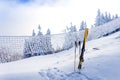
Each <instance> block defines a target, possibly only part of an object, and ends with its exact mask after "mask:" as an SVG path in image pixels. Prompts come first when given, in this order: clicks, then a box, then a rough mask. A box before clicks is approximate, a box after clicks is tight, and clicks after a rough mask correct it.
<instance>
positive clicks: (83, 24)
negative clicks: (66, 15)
mask: <svg viewBox="0 0 120 80" xmlns="http://www.w3.org/2000/svg"><path fill="white" fill-rule="evenodd" d="M86 27H87V24H86V22H85V21H82V22H81V24H80V29H79V31H81V30H85V28H86Z"/></svg>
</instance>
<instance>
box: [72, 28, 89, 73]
mask: <svg viewBox="0 0 120 80" xmlns="http://www.w3.org/2000/svg"><path fill="white" fill-rule="evenodd" d="M87 36H88V28H86V29H85V32H84V40H83V45H82V50H81V42H80V41H79V54H80V52H81V54H80V56H79V64H78V69H79V70H80V69H81V68H82V63H83V61H84V51H85V44H86V39H87ZM76 48H77V42H76V41H75V58H74V72H75V66H76Z"/></svg>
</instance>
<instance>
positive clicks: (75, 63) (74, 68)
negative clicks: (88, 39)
mask: <svg viewBox="0 0 120 80" xmlns="http://www.w3.org/2000/svg"><path fill="white" fill-rule="evenodd" d="M76 49H77V41H75V54H74V72H75V71H76V70H75V68H76Z"/></svg>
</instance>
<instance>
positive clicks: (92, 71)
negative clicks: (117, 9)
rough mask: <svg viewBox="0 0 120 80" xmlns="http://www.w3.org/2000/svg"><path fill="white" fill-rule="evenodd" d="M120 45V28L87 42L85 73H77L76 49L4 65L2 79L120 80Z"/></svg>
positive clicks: (1, 71)
mask: <svg viewBox="0 0 120 80" xmlns="http://www.w3.org/2000/svg"><path fill="white" fill-rule="evenodd" d="M119 48H120V31H119V32H116V33H114V34H112V35H110V36H107V37H103V38H99V39H95V40H91V41H88V42H87V43H86V51H85V61H84V64H83V67H82V70H81V74H78V73H74V70H73V59H74V48H72V49H70V50H68V51H63V52H61V53H56V54H51V55H45V56H37V57H31V58H28V59H23V60H19V61H15V62H10V63H3V64H0V80H119V79H120V76H119V75H120V72H119V67H120V64H119V61H120V58H119V57H120V54H119V53H120V51H119ZM77 51H78V50H77ZM77 55H78V52H77ZM77 59H78V56H77ZM77 63H78V60H77ZM113 74H114V76H113Z"/></svg>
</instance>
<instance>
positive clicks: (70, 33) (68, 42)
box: [63, 23, 77, 50]
mask: <svg viewBox="0 0 120 80" xmlns="http://www.w3.org/2000/svg"><path fill="white" fill-rule="evenodd" d="M76 31H77V29H76V26H75V25H74V26H73V25H72V23H71V26H70V28H68V27H67V33H66V35H65V42H64V44H63V48H64V49H65V50H66V49H70V48H72V47H73V45H74V41H75V40H76V36H77V34H76V33H75V32H76Z"/></svg>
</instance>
